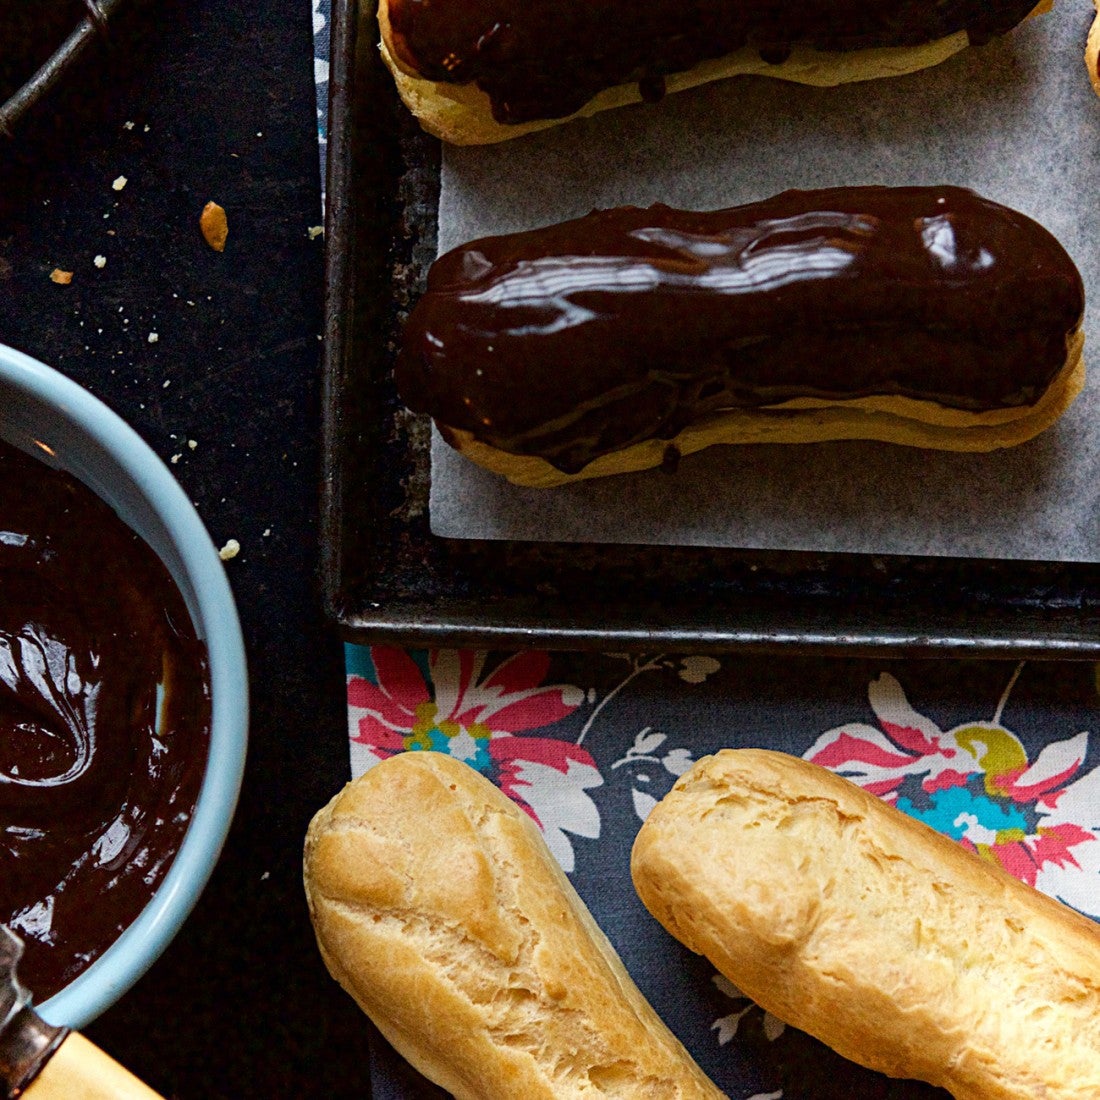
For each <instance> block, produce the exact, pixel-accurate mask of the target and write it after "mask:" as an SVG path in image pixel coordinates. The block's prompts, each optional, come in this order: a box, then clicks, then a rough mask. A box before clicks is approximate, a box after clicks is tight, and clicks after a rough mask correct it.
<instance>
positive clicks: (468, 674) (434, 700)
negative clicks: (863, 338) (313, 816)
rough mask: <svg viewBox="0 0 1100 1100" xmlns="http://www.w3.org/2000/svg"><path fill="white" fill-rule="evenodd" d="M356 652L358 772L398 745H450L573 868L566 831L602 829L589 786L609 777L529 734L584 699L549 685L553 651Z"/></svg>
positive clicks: (352, 684)
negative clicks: (492, 657) (495, 660)
mask: <svg viewBox="0 0 1100 1100" xmlns="http://www.w3.org/2000/svg"><path fill="white" fill-rule="evenodd" d="M358 652H359V654H361V656H362V660H361V661H359V662H357V663H358V664H360V665H361V674H360V669H359V668H357V669H356V671H355V672H353V673H352V674H351V675H349V677H348V686H347V690H348V716H349V717H348V721H349V727H350V728H349V734H350V737H351V754H352V773H353V774H354V775H359V774H361V773H362V772H364V771H366V770H367V769H368V768H370V767H372V766H373V765H374V764H377V763H378V762H379V761H381V760H384V759H386V757H388V756H393V755H394V754H396V753H399V752H406V751H415V750H417V749H431V750H434V751H436V752H445V753H449V754H450V755H451V756H454V757H456V758H457V759H459V760H463V761H465V762H466V763H467V764H469V765H470V766H471V767H473V768H476V769H477V770H478V771H480V772H482V773H483V774H484V775H486V776H488V777H489V778H490V779H492V780H493V782H495V783H496V784H497V785H498V786H499V787H500V788H501V790H502V791H504V793H505V794H507V795H508V796H509V797H510V798H511V799H513V801H515V802H516V803H517V804H518V805H519V806H521V807H522V808H523V809H524V810H525V811H526V812H527V813H528V814H529V815H530V816H531V817H532V818H533V819H534V821H535V822H536V824H537V825H538V826H539V827H540V828H541V829H542V832H543V836H544V837H545V838H546V842H547V844H548V845H549V847H550V850H551V851H552V852H553V853H554V856H555V857H556V858H557V860H558V862H559V863H561V865H562V867H564V868H565V870H567V871H571V870H572V869H573V865H574V854H573V846H572V843H571V841H570V840H569V837H568V836H566V833H572V834H573V835H575V836H583V837H589V838H593V839H594V838H596V837H598V836H599V835H600V816H599V811H598V810H597V808H596V805H595V803H594V802H593V801H592V799H591V798H590V797H589V795H588V794H587V793H586V792H587V790H588V789H589V788H592V787H598V786H600V784H602V783H603V778H602V777H601V776H600V773H599V770H598V769H597V767H596V765H595V762H594V761H593V759H592V757H591V755H590V754H589V753H588V751H587V750H586V749H583V748H581V747H580V746H578V745H575V744H573V743H572V742H570V741H563V740H558V739H555V738H552V737H544V736H523V735H526V734H529V733H531V731H534V730H542V729H544V728H545V727H547V726H552V725H554V724H555V723H557V722H560V721H561V720H562V719H564V718H567V717H568V716H569V715H570V714H572V713H573V711H575V710H576V709H577V707H578V706H580V704H581V703H582V702H583V699H584V695H583V692H582V691H581V690H580V689H579V688H575V687H571V686H568V685H544V684H543V683H542V681H543V679H544V678H545V677H546V674H547V672H548V671H549V668H550V657H549V654H547V653H542V652H531V653H521V654H517V655H515V656H513V657H509V658H507V659H506V660H505V661H503V662H502V663H501V664H499V665H497V666H496V667H495V668H493V669H491V670H489V671H487V670H486V660H487V655H486V654H484V653H475V652H473V651H469V650H433V651H431V652H430V653H427V654H423V653H408V652H406V651H404V650H400V649H394V648H391V647H387V646H375V647H372V648H371V649H370V650H361V651H358Z"/></svg>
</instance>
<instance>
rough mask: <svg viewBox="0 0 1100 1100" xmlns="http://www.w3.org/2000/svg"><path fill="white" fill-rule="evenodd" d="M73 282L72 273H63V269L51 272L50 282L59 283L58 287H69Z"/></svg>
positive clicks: (56, 268)
mask: <svg viewBox="0 0 1100 1100" xmlns="http://www.w3.org/2000/svg"><path fill="white" fill-rule="evenodd" d="M72 281H73V273H72V272H71V271H62V270H61V268H59V267H55V268H54V269H53V271H51V272H50V282H51V283H57V285H58V286H68V285H69V283H71V282H72Z"/></svg>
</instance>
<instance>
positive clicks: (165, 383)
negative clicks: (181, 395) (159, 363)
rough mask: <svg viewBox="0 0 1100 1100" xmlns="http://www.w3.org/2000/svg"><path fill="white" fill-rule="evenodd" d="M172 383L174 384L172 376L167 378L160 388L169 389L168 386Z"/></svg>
mask: <svg viewBox="0 0 1100 1100" xmlns="http://www.w3.org/2000/svg"><path fill="white" fill-rule="evenodd" d="M171 384H172V379H171V378H166V379H165V380H164V383H163V385H162V386H161V387H160V388H161V389H162V390H166V389H168V387H169V386H170V385H171Z"/></svg>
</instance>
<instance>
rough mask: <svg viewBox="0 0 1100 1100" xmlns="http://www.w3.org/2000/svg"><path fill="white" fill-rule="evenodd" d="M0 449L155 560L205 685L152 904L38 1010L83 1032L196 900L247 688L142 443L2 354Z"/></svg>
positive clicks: (231, 769)
mask: <svg viewBox="0 0 1100 1100" xmlns="http://www.w3.org/2000/svg"><path fill="white" fill-rule="evenodd" d="M0 437H2V438H3V439H5V440H7V441H8V442H9V443H12V444H15V445H16V446H19V447H21V448H22V449H24V450H28V451H30V452H32V453H33V454H34V455H35V456H36V457H38V458H42V459H46V460H47V461H50V460H49V459H48V457H47V456H46V455H45V454H44V453H43V451H42V449H41V447H39V446H37V445H36V444H38V443H45V444H47V445H48V446H49V447H50V448H51V450H53V451H54V452H55V453H56V459H55V460H53V461H54V462H55V464H56V465H59V466H61V467H63V468H64V469H66V470H68V471H69V472H70V473H72V474H75V475H76V476H77V477H79V478H80V480H81V481H83V482H84V483H85V484H86V485H88V486H89V487H90V488H92V489H94V490H95V491H96V492H97V493H98V494H99V495H100V496H101V497H102V498H103V499H104V500H106V501H107V502H108V503H109V504H110V505H111V506H112V507H113V508H114V509H115V511H116V512H118V514H119V515H120V516H121V517H122V518H123V519H124V520H125V521H126V522H127V523H128V524H129V525H130V526H131V527H132V528H133V529H134V530H135V531H137V532H138V533H139V534H140V535H141V536H142V537H143V538H144V539H145V541H146V542H148V543H149V545H150V546H151V547H152V548H153V549H154V550H155V551H156V552H157V553H158V554H159V555H160V557H161V559H162V560H163V561H164V564H165V565H166V566H167V567H168V569H169V571H170V572H171V573H172V576H173V577H174V578H175V581H176V584H177V585H178V586H179V588H180V591H181V593H182V594H183V598H184V600H185V601H186V603H187V607H188V609H189V610H190V612H191V617H192V619H193V620H194V624H195V627H196V630H197V632H198V634H199V637H200V638H202V639H203V640H204V641H205V642H206V646H207V649H208V653H209V662H210V679H211V703H212V715H211V739H210V757H209V762H208V765H207V769H206V775H205V778H204V780H203V785H202V789H201V791H200V794H199V800H198V804H197V806H196V807H195V814H194V817H193V818H192V820H191V825H190V826H189V828H188V830H187V834H186V836H185V837H184V841H183V845H182V847H181V848H180V851H179V853H178V854H177V856H176V858H175V861H174V862H173V864H172V866H171V868H170V869H169V871H168V874H167V875H166V876H165V879H164V881H163V883H162V884H161V886H160V888H159V889H158V890H157V892H156V894H154V896H153V898H152V900H151V901H150V902H149V904H148V905H147V906H146V907H145V909H144V910H143V911H142V913H141V915H140V916H139V917H138V918H137V920H136V921H134V923H133V924H132V925H131V926H130V927H129V928H127V929H126V931H125V932H124V933H123V934H122V936H121V937H119V939H118V940H117V941H116V942H115V943H114V944H113V945H112V946H111V947H110V948H108V950H107V951H105V952H104V953H103V955H102V956H100V958H99V959H97V960H96V962H95V963H93V964H92V965H91V966H90V967H89V968H88V969H87V970H86V971H84V972H83V973H82V974H81V975H79V976H78V977H77V978H76V979H75V980H74V981H72V982H71V983H70V984H69V985H68V986H66V987H65V988H64V989H62V990H61V991H60V992H59V993H57V994H56V995H55V996H53V997H51V998H50V999H49V1000H47V1001H45V1002H44V1003H43V1004H42V1005H40V1006H39V1011H40V1012H41V1013H42V1015H43V1016H45V1017H46V1018H47V1019H48V1020H49V1021H50V1022H51V1023H55V1024H68V1025H70V1026H72V1027H83V1026H84V1025H86V1024H87V1023H88V1022H89V1021H90V1020H92V1019H94V1018H95V1017H96V1016H98V1015H99V1014H100V1013H101V1012H103V1011H104V1010H105V1009H107V1008H108V1007H109V1006H110V1005H112V1004H114V1002H115V1001H117V1000H118V998H119V997H120V996H122V994H123V993H125V992H126V990H127V989H129V988H130V986H131V985H133V984H134V982H136V981H137V980H138V978H140V977H141V976H142V974H144V973H145V971H146V970H147V969H148V968H149V967H150V966H151V965H152V964H153V962H154V961H155V960H156V958H157V956H158V955H160V953H161V952H162V951H163V950H164V948H165V947H166V946H167V945H168V943H169V941H170V940H171V939H172V937H173V936H174V935H175V934H176V933H177V932H178V931H179V928H180V926H181V925H182V924H183V922H184V919H185V918H186V917H187V915H188V913H189V912H190V911H191V908H192V907H193V906H194V904H195V902H196V901H197V900H198V897H199V894H200V893H201V892H202V890H203V887H204V886H205V885H206V882H207V880H208V879H209V877H210V872H211V871H212V870H213V868H214V864H215V862H216V861H217V859H218V855H219V853H220V852H221V848H222V844H223V842H224V841H225V837H226V834H227V832H228V831H229V824H230V821H231V820H232V818H233V812H234V810H235V808H236V804H237V795H238V793H239V791H240V785H241V778H242V775H243V772H244V761H245V751H246V747H247V742H248V677H247V671H246V665H245V654H244V643H243V640H242V638H241V628H240V623H239V621H238V619H237V610H236V606H235V604H234V602H233V594H232V592H231V591H230V588H229V582H228V581H227V580H226V576H225V568H224V566H223V564H222V561H221V559H220V558H219V557H218V552H217V550H216V549H215V547H214V544H213V543H212V542H211V540H210V536H209V535H208V534H207V532H206V528H205V527H204V526H203V523H202V520H200V519H199V516H198V513H196V511H195V509H194V508H193V507H192V506H191V502H190V501H189V500H188V499H187V496H186V495H185V494H184V491H183V489H182V488H181V487H180V485H179V483H178V482H177V481H176V479H175V478H174V477H173V476H172V474H171V473H169V471H168V468H167V467H166V466H165V465H164V463H163V462H161V460H160V459H159V458H158V457H157V456H156V454H155V453H154V452H153V451H152V450H151V449H150V448H149V447H148V446H147V445H146V443H145V442H144V441H143V440H142V439H141V437H140V436H139V435H138V434H137V433H136V432H135V431H134V430H133V429H132V428H131V427H129V425H127V424H126V423H125V421H123V420H122V419H121V418H120V417H118V416H117V415H116V414H115V413H113V412H112V411H111V410H110V409H109V408H107V406H106V405H104V404H103V403H102V402H101V401H99V400H98V399H97V398H95V397H93V396H92V395H91V394H90V393H89V392H88V391H87V390H85V389H83V388H82V387H80V386H78V385H77V384H76V383H75V382H73V381H71V380H70V379H68V378H66V377H65V376H64V375H62V374H59V373H58V372H57V371H55V370H51V369H50V368H49V367H46V366H43V365H42V364H41V363H39V362H37V361H36V360H34V359H31V358H29V357H28V356H26V355H23V354H21V353H20V352H17V351H13V350H12V349H10V348H7V347H4V346H3V345H0Z"/></svg>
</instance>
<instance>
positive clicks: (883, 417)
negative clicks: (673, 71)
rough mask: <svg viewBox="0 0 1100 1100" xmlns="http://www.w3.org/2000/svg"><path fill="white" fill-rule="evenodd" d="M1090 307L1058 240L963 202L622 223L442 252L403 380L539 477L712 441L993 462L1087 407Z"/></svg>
mask: <svg viewBox="0 0 1100 1100" xmlns="http://www.w3.org/2000/svg"><path fill="white" fill-rule="evenodd" d="M1084 304H1085V299H1084V288H1083V285H1082V281H1081V277H1080V274H1079V273H1078V271H1077V269H1076V267H1075V266H1074V264H1073V261H1072V260H1071V259H1070V257H1069V256H1068V255H1067V253H1066V251H1065V249H1064V248H1063V247H1062V246H1061V245H1060V244H1059V243H1058V241H1057V240H1056V239H1055V238H1054V237H1053V236H1052V235H1051V234H1050V233H1049V232H1047V230H1045V229H1044V228H1043V227H1042V226H1040V225H1038V224H1037V223H1036V222H1034V221H1032V220H1031V219H1030V218H1028V217H1025V216H1024V215H1023V214H1020V213H1017V212H1016V211H1014V210H1010V209H1008V208H1007V207H1005V206H1001V205H999V204H997V203H994V202H990V201H988V200H986V199H983V198H981V197H980V196H978V195H976V194H974V193H973V192H972V191H968V190H964V189H962V188H957V187H906V188H887V187H855V188H838V189H833V190H822V191H787V192H784V193H783V194H781V195H778V196H776V197H774V198H771V199H768V200H766V201H764V202H759V203H753V204H751V205H747V206H740V207H733V208H731V209H727V210H718V211H712V212H707V213H696V212H691V211H684V210H673V209H671V208H669V207H667V206H660V205H658V206H652V207H650V208H648V209H639V208H636V207H624V208H620V209H613V210H601V211H596V212H594V213H592V214H590V215H588V216H587V217H584V218H579V219H576V220H574V221H569V222H563V223H561V224H559V225H554V226H549V227H547V228H545V229H538V230H534V231H531V232H526V233H517V234H512V235H509V236H501V237H490V238H486V239H483V240H479V241H474V242H472V243H470V244H467V245H464V246H462V247H459V248H457V249H455V250H453V251H452V252H449V253H448V254H446V255H444V256H442V257H440V259H438V260H437V261H436V263H435V264H434V265H433V266H432V269H431V272H430V273H429V277H428V287H427V291H426V293H425V295H424V296H423V298H422V299H421V300H420V302H419V303H418V304H417V306H416V307H415V309H414V310H413V312H412V314H411V315H410V317H409V320H408V322H407V325H406V329H405V334H404V341H403V346H402V349H401V351H400V353H399V356H398V361H397V365H396V381H397V386H398V390H399V392H400V394H401V396H402V398H403V399H404V401H405V402H406V403H407V404H408V405H409V407H410V408H412V409H413V410H415V411H417V412H423V413H428V414H430V415H431V416H432V418H433V419H434V420H435V422H436V423H437V425H438V426H439V427H440V429H441V430H442V432H443V435H444V437H445V438H446V439H447V440H448V442H450V443H451V445H452V446H454V447H456V448H457V449H458V450H460V451H461V452H462V453H463V454H466V455H468V456H469V457H470V458H471V459H473V460H474V461H475V462H478V463H479V464H481V465H483V466H486V467H488V468H489V469H491V470H494V471H495V472H497V473H499V474H502V475H504V476H505V477H507V478H508V479H509V480H511V481H513V482H516V483H517V484H520V485H532V486H550V485H558V484H562V483H564V482H567V481H572V480H575V479H578V478H589V477H599V476H603V475H607V474H615V473H623V472H627V471H632V470H641V469H646V468H649V467H653V466H658V465H661V464H662V463H667V462H668V461H669V459H670V457H675V456H678V455H681V454H688V453H690V452H692V451H696V450H700V449H702V448H703V447H707V446H710V445H711V444H716V443H760V442H768V443H771V442H774V443H810V442H821V441H825V440H832V439H872V440H881V441H886V442H892V443H900V444H908V445H911V446H918V447H929V448H935V449H940V450H959V451H987V450H995V449H997V448H1001V447H1010V446H1014V445H1016V444H1018V443H1022V442H1024V441H1025V440H1027V439H1030V438H1032V437H1033V436H1035V435H1037V434H1038V433H1039V432H1041V431H1043V430H1044V429H1045V428H1047V427H1049V426H1050V425H1051V424H1052V423H1054V421H1055V420H1056V419H1057V418H1058V417H1059V416H1061V414H1062V413H1063V412H1064V411H1065V410H1066V409H1067V408H1068V407H1069V405H1070V403H1071V402H1072V401H1073V399H1074V398H1075V397H1076V396H1077V394H1078V393H1079V392H1080V390H1081V387H1082V385H1083V382H1084V363H1083V360H1082V357H1081V351H1082V346H1083V342H1084V337H1083V334H1082V332H1081V320H1082V316H1083V313H1084Z"/></svg>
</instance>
